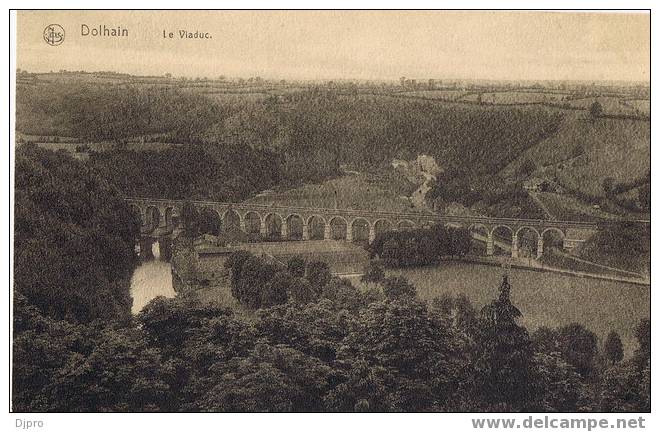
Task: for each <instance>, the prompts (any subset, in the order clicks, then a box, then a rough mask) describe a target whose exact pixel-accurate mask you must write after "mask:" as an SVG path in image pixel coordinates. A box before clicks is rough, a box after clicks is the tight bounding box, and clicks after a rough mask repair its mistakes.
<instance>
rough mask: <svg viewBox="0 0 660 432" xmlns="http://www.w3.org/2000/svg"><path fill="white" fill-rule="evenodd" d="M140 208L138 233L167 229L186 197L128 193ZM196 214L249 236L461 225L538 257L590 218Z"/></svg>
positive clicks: (592, 226) (356, 235) (341, 234)
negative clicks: (530, 249) (531, 249)
mask: <svg viewBox="0 0 660 432" xmlns="http://www.w3.org/2000/svg"><path fill="white" fill-rule="evenodd" d="M126 201H127V202H128V203H129V205H130V206H132V207H133V208H135V210H136V212H137V213H139V215H140V218H141V222H142V233H143V234H145V235H150V236H155V237H158V236H161V235H167V234H171V233H172V231H173V230H174V228H175V227H176V226H177V225H178V218H179V215H180V214H181V210H182V208H183V205H184V202H185V201H182V200H168V199H156V198H126ZM187 202H189V203H191V204H192V205H193V206H194V207H195V209H196V210H197V211H199V212H200V214H205V215H206V217H210V218H213V219H215V220H216V221H217V224H218V226H219V227H222V230H227V231H228V230H230V229H237V230H241V231H242V232H244V233H246V234H248V235H254V236H260V237H261V238H279V239H282V240H328V239H334V240H346V241H368V242H371V241H373V240H374V238H375V237H376V235H377V234H378V233H379V232H383V231H388V230H405V229H412V228H415V227H428V226H431V225H433V224H438V223H439V224H443V225H445V226H454V227H463V228H467V229H469V230H470V232H471V233H472V236H473V238H475V239H477V240H480V241H482V242H485V244H486V255H493V254H494V253H495V251H496V249H501V250H505V251H506V252H507V253H508V252H509V251H510V253H511V256H512V257H514V258H517V257H518V255H519V253H518V252H519V247H520V244H521V241H522V240H525V241H526V242H527V243H530V242H532V243H533V242H534V241H535V242H536V245H535V246H536V247H535V249H536V251H535V252H536V253H535V254H536V256H537V257H540V256H541V255H542V254H543V246H544V243H545V241H547V240H545V241H544V239H547V238H548V236H550V235H551V236H552V237H553V239H554V240H555V241H561V244H562V246H563V248H565V249H572V248H574V247H575V246H577V245H578V244H580V243H581V242H583V241H585V240H586V239H588V238H589V237H590V236H592V235H593V234H594V233H595V232H596V231H597V230H598V226H597V224H596V223H593V222H576V221H555V220H541V219H511V218H492V217H478V216H448V215H438V214H433V213H412V212H411V213H396V212H382V211H369V210H353V209H329V208H310V207H294V206H276V205H263V204H250V203H223V202H212V201H187Z"/></svg>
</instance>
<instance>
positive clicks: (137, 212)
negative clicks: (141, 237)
mask: <svg viewBox="0 0 660 432" xmlns="http://www.w3.org/2000/svg"><path fill="white" fill-rule="evenodd" d="M128 208H129V209H130V210H131V213H133V214H134V215H135V217H136V218H137V220H138V222H139V223H140V226H143V225H144V223H145V220H144V216H143V214H142V208H141V207H140V206H139V205H137V204H133V203H130V204H128Z"/></svg>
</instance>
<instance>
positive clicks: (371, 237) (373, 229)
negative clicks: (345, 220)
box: [369, 223, 376, 244]
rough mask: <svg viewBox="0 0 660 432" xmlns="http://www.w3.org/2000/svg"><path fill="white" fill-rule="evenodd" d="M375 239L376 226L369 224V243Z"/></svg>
mask: <svg viewBox="0 0 660 432" xmlns="http://www.w3.org/2000/svg"><path fill="white" fill-rule="evenodd" d="M374 240H376V226H375V224H373V223H371V224H369V244H371V243H373V242H374Z"/></svg>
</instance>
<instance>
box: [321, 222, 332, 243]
mask: <svg viewBox="0 0 660 432" xmlns="http://www.w3.org/2000/svg"><path fill="white" fill-rule="evenodd" d="M330 239H332V227H331V226H330V222H326V224H325V226H324V227H323V240H330Z"/></svg>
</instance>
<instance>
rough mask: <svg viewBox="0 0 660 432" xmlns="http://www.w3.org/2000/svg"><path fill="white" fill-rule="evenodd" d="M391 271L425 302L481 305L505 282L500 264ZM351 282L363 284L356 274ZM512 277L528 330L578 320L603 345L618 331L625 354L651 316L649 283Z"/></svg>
mask: <svg viewBox="0 0 660 432" xmlns="http://www.w3.org/2000/svg"><path fill="white" fill-rule="evenodd" d="M388 273H390V274H397V275H402V276H404V277H406V278H408V279H409V280H410V281H411V282H412V283H413V284H414V285H415V286H416V287H417V293H418V295H419V297H420V298H422V299H424V300H432V299H433V298H436V297H438V296H441V295H442V294H445V293H446V294H453V295H457V294H461V293H463V294H465V295H467V296H468V298H470V300H471V301H472V302H473V304H474V306H475V307H476V308H479V309H480V308H481V307H483V306H484V305H485V304H486V303H488V302H490V301H491V300H493V299H494V298H496V297H497V295H498V294H499V293H498V287H499V285H500V282H501V280H502V279H501V278H502V270H501V269H499V268H497V267H491V266H480V265H474V264H466V263H459V262H443V263H442V264H441V265H439V266H435V267H424V268H418V269H405V270H396V271H390V272H388ZM352 281H353V282H354V283H356V284H360V282H359V279H358V278H352ZM509 281H510V283H511V288H512V289H511V298H512V301H513V303H514V304H515V305H516V306H517V307H518V308H519V309H520V311H521V312H522V313H523V320H522V323H523V324H524V325H525V326H526V327H527V329H528V330H529V331H534V330H536V329H537V328H538V327H540V326H548V327H559V326H563V325H566V324H570V323H573V322H578V323H581V324H583V325H585V326H586V327H587V328H589V329H591V330H592V331H594V332H595V333H596V335H597V336H598V337H599V342H600V343H603V342H604V340H605V337H606V336H607V334H608V333H609V332H610V331H611V330H616V331H617V332H619V334H620V335H621V339H622V341H623V345H624V349H625V352H626V355H627V356H629V355H631V354H632V351H633V350H634V349H635V347H636V342H635V337H634V327H635V325H636V324H637V322H638V321H639V320H640V319H641V318H648V317H649V316H650V289H649V287H648V286H639V285H632V284H626V283H622V282H610V281H604V280H598V279H586V278H578V277H573V276H566V275H561V274H556V273H543V272H535V271H529V270H520V269H512V270H511V271H510V277H509Z"/></svg>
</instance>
